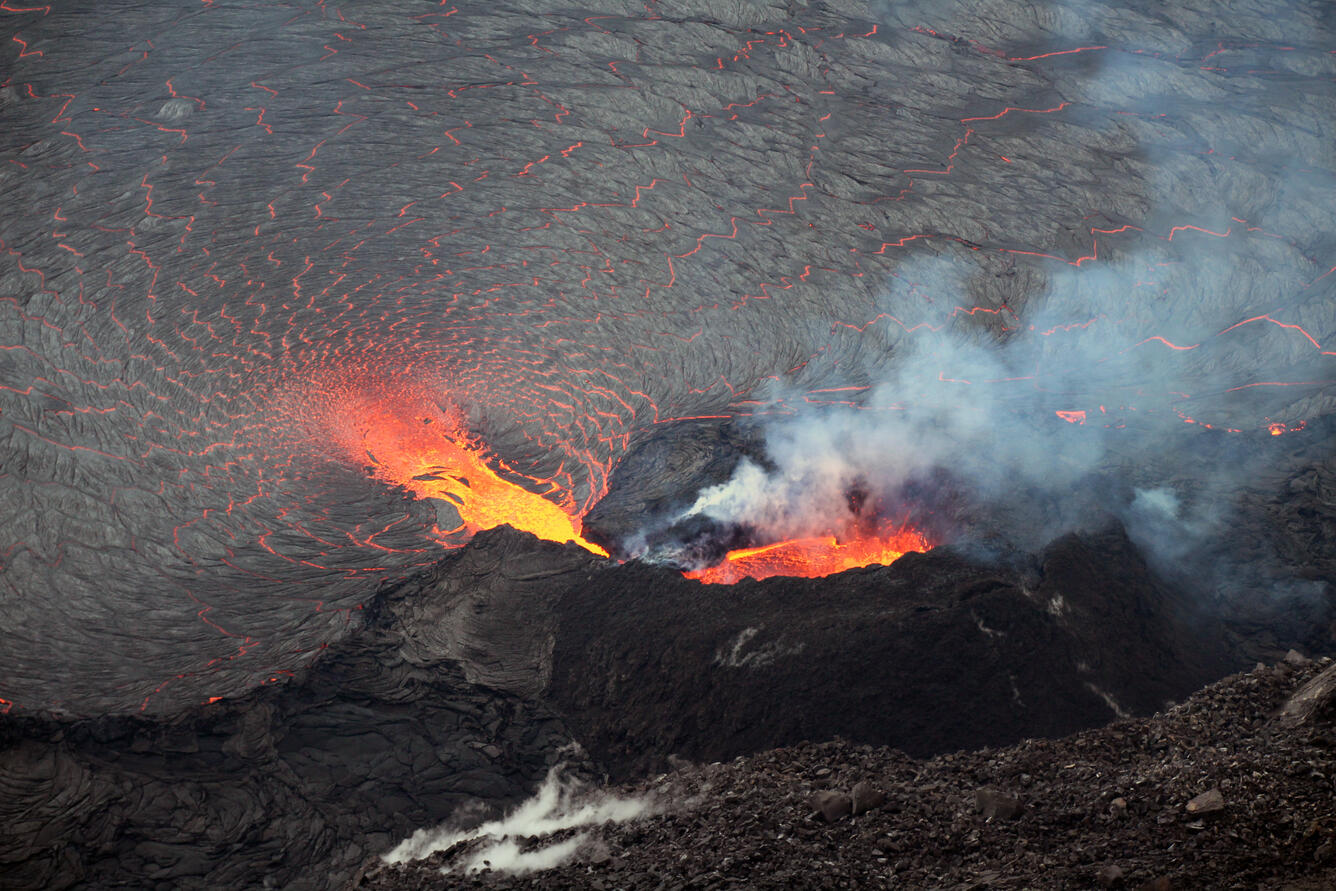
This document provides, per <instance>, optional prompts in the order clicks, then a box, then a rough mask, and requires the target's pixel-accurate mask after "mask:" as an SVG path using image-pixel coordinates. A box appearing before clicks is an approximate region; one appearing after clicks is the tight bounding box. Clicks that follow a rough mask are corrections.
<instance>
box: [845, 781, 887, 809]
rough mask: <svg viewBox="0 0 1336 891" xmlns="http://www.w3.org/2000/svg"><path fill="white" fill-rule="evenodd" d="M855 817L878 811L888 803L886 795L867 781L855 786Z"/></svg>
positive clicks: (853, 795)
mask: <svg viewBox="0 0 1336 891" xmlns="http://www.w3.org/2000/svg"><path fill="white" fill-rule="evenodd" d="M852 799H853V813H854V816H858V815H859V814H865V813H867V812H868V811H871V810H876V809H877V808H879V807H881V806H882V805H883V804H885V803H886V793H885V792H883V791H882V790H881V789H878V788H877V787H876V786H873V785H872V784H871V783H869V782H868V781H867V780H863V781H862V782H861V783H858V784H857V785H855V786H854V790H853V793H852Z"/></svg>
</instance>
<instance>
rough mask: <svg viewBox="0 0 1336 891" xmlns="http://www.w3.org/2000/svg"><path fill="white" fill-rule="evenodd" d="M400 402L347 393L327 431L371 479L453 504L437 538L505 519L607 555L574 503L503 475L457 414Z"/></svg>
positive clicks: (469, 531) (549, 537)
mask: <svg viewBox="0 0 1336 891" xmlns="http://www.w3.org/2000/svg"><path fill="white" fill-rule="evenodd" d="M405 408H406V407H405V406H404V405H391V404H389V403H385V402H381V401H379V400H376V399H374V398H362V399H351V400H349V401H348V402H346V403H345V404H344V405H343V406H342V409H343V410H342V411H340V412H338V415H339V416H340V417H339V418H338V420H337V421H336V423H335V429H334V430H332V431H330V432H331V433H332V435H333V436H334V438H335V441H336V442H338V443H339V445H340V446H341V447H342V451H343V452H344V454H345V456H346V457H348V458H351V459H352V460H354V461H357V462H359V463H361V464H363V465H364V466H366V468H367V470H368V472H369V473H370V474H371V475H372V476H374V477H375V478H376V479H378V480H380V481H381V482H384V483H386V484H388V485H391V486H403V487H404V488H405V489H407V490H409V491H410V492H412V493H413V494H414V495H416V496H417V497H419V498H436V499H440V500H442V501H445V502H447V503H449V504H450V505H451V506H452V507H454V509H455V511H456V512H457V513H458V514H459V518H460V525H459V526H458V527H456V528H454V529H441V530H438V531H439V532H440V534H441V536H442V537H443V538H445V537H448V536H454V535H457V534H458V533H461V532H464V533H467V534H469V535H472V534H473V533H475V532H478V531H480V530H483V529H492V528H495V527H497V526H503V525H510V526H513V527H515V528H516V529H520V530H523V531H525V532H531V533H533V534H534V535H536V536H538V537H539V538H542V539H546V540H548V541H557V542H575V543H576V544H578V545H580V546H581V547H583V548H585V549H586V550H588V551H591V552H593V553H595V554H598V555H599V556H602V557H606V556H608V552H607V551H605V550H604V549H603V548H601V547H599V546H598V545H596V544H594V543H593V542H590V541H586V540H585V538H584V537H583V536H582V535H581V534H580V517H579V514H578V513H577V512H576V510H575V508H574V506H573V505H572V506H571V507H570V508H569V509H563V508H562V507H561V506H559V505H557V504H554V503H553V502H552V501H549V500H548V499H547V498H544V497H543V496H542V495H539V494H537V493H535V492H531V491H529V490H528V489H526V488H524V487H523V486H521V485H519V484H518V483H514V482H511V481H509V480H507V479H505V478H503V477H502V476H501V475H500V474H499V473H497V472H496V471H495V470H493V469H492V468H491V467H490V466H489V465H488V462H487V457H488V456H487V452H486V450H485V448H484V447H483V446H481V445H479V444H476V443H474V442H472V441H471V440H470V439H469V437H468V436H467V435H466V434H464V433H463V432H462V426H463V425H462V424H461V423H460V422H459V421H458V420H457V419H452V418H450V417H449V416H448V415H447V414H446V413H444V412H442V411H439V410H434V408H428V409H424V408H423V406H422V405H421V404H419V405H415V406H414V407H413V409H412V410H405ZM503 469H504V466H503ZM534 482H535V483H538V482H540V481H537V480H535V481H534ZM568 500H569V499H568Z"/></svg>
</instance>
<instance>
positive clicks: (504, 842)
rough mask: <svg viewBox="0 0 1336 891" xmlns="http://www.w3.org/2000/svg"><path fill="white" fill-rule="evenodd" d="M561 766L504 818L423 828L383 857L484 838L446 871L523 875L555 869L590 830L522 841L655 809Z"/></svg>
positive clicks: (414, 855)
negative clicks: (599, 788)
mask: <svg viewBox="0 0 1336 891" xmlns="http://www.w3.org/2000/svg"><path fill="white" fill-rule="evenodd" d="M561 770H562V766H561V765H558V766H556V767H554V768H552V770H550V771H549V772H548V775H547V778H546V779H544V780H543V784H542V785H541V786H540V787H539V788H538V791H537V792H536V793H534V796H533V797H532V798H530V799H529V800H527V801H525V802H523V803H522V804H520V805H519V806H518V807H517V808H515V810H514V811H512V812H511V813H509V814H507V815H506V816H505V817H503V818H501V819H499V820H492V821H489V822H486V823H483V824H482V825H480V826H478V827H476V828H474V829H467V830H464V829H454V828H451V827H450V826H449V825H446V826H441V827H438V828H436V829H419V830H418V831H417V832H414V833H413V835H412V836H410V837H409V838H408V839H406V840H404V841H403V842H400V843H399V844H398V845H397V846H395V847H394V849H392V850H391V851H390V852H389V853H387V854H385V855H384V857H383V859H384V861H385V862H386V863H390V864H394V863H404V862H407V861H409V860H421V859H423V858H425V857H429V856H431V855H432V854H434V853H435V852H437V851H446V850H449V849H450V848H452V847H454V846H455V845H457V844H459V843H461V842H469V841H473V840H475V839H479V840H482V841H481V844H480V845H479V846H477V847H476V848H474V849H473V850H471V851H470V852H469V855H468V858H467V859H466V860H465V861H464V862H462V863H460V864H455V865H452V866H451V867H447V869H445V870H443V871H444V872H449V871H460V872H466V873H468V872H477V871H479V870H482V869H492V870H496V871H501V872H515V873H524V872H533V871H535V870H542V869H551V868H552V867H554V866H560V865H561V864H563V863H565V862H566V861H567V860H569V859H570V858H571V857H572V856H574V855H575V853H576V852H577V851H578V850H579V849H580V847H581V845H583V844H584V843H585V841H586V838H587V833H577V834H575V835H572V836H570V837H569V838H565V839H562V840H561V841H557V842H553V843H550V844H547V845H544V846H542V847H537V848H533V849H531V850H527V851H526V850H521V845H520V842H519V841H518V840H519V839H525V838H536V837H541V836H549V835H552V834H554V833H558V832H563V831H566V830H569V829H576V828H580V827H585V826H596V825H601V824H603V823H607V822H614V823H624V822H626V821H628V820H635V819H639V818H641V817H645V816H648V815H650V814H651V813H653V812H654V807H653V805H652V804H651V802H650V801H649V800H648V799H644V798H614V797H610V796H606V795H598V794H594V793H591V792H588V791H587V790H584V789H583V788H582V787H581V785H580V784H579V783H577V782H575V781H573V780H567V779H565V778H563V777H562V775H561Z"/></svg>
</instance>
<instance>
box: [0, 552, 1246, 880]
mask: <svg viewBox="0 0 1336 891" xmlns="http://www.w3.org/2000/svg"><path fill="white" fill-rule="evenodd" d="M614 594H615V596H614ZM651 629H652V631H653V633H648V632H649V630H651ZM1218 640H1219V632H1218V630H1217V629H1216V628H1214V627H1213V626H1212V624H1211V623H1209V622H1202V621H1200V617H1199V616H1196V615H1194V614H1193V613H1192V610H1191V606H1190V604H1188V603H1186V602H1184V601H1183V600H1182V599H1181V598H1179V597H1178V596H1177V595H1176V594H1175V593H1174V592H1173V591H1172V590H1171V589H1167V588H1165V587H1164V586H1163V585H1162V584H1160V583H1159V582H1158V581H1157V580H1156V579H1155V577H1154V576H1153V574H1151V573H1149V572H1148V571H1147V569H1146V567H1145V564H1144V563H1143V561H1142V560H1141V558H1140V557H1139V555H1138V554H1137V553H1136V550H1135V548H1134V547H1132V546H1131V544H1130V543H1129V542H1128V541H1127V539H1126V538H1125V537H1124V536H1123V535H1122V533H1121V531H1119V530H1117V529H1114V530H1110V531H1107V532H1103V533H1099V534H1087V535H1079V536H1078V535H1073V536H1068V537H1066V538H1064V539H1061V540H1059V541H1056V542H1054V543H1053V544H1052V545H1051V546H1050V547H1049V548H1048V549H1047V550H1046V551H1045V552H1044V553H1043V554H1041V555H1039V556H1038V557H1037V559H1035V560H1034V561H1033V562H1032V563H1030V562H1027V561H1021V562H1020V565H1012V564H1010V563H1008V562H998V561H987V560H980V559H971V558H967V557H965V556H963V555H962V554H960V553H958V552H953V551H951V550H950V549H939V550H935V551H932V552H930V553H928V554H924V555H910V556H908V557H906V558H904V559H902V560H900V561H898V562H896V563H895V564H894V565H893V566H889V567H878V568H871V569H865V570H860V571H854V572H849V573H844V574H842V575H840V576H838V577H835V578H832V579H826V580H813V579H771V580H768V581H766V582H762V583H744V584H740V585H737V586H732V587H728V586H707V585H702V584H699V583H697V582H694V581H689V580H686V579H683V578H682V577H681V576H680V575H679V574H677V573H675V572H672V571H669V570H665V569H661V568H654V567H648V566H644V565H641V564H637V563H632V564H628V565H625V566H615V565H609V564H608V563H607V562H606V561H601V560H598V559H596V558H594V557H591V556H590V555H589V554H587V553H585V552H584V551H582V550H580V549H579V548H576V547H574V546H564V547H563V546H559V545H555V544H551V543H549V542H540V541H537V540H536V539H534V538H533V537H532V536H530V535H527V534H524V533H518V532H515V531H513V530H510V529H507V528H502V529H498V530H494V531H491V532H486V533H482V534H480V535H478V536H477V537H476V538H475V539H474V541H473V542H472V543H470V544H469V545H468V546H467V547H465V548H464V549H462V550H461V551H460V552H458V553H457V554H455V555H452V556H451V557H448V558H446V559H445V560H443V561H441V562H440V563H439V564H438V565H437V566H436V567H434V568H433V569H432V570H430V571H429V572H427V573H424V574H422V575H421V576H419V577H416V578H414V579H411V580H409V581H407V582H405V583H404V584H402V585H400V586H397V587H394V588H391V589H388V590H386V591H385V592H383V593H382V594H380V595H378V596H377V597H376V598H375V600H374V601H373V602H372V603H371V605H370V607H369V608H368V609H367V610H364V611H362V612H361V613H359V614H358V619H357V624H356V627H355V629H354V630H353V631H352V632H351V633H350V634H349V636H348V637H346V638H345V639H344V640H342V641H340V642H338V643H335V644H332V645H331V646H330V647H329V648H327V649H326V650H325V651H324V652H323V653H322V654H321V655H320V656H319V657H318V658H317V659H316V660H315V662H314V663H313V664H312V666H311V667H310V668H308V669H305V670H303V671H302V672H300V673H298V675H297V676H296V677H293V678H290V679H280V680H279V682H277V683H275V684H273V685H270V686H265V687H262V688H260V689H258V690H255V691H253V692H251V693H249V694H247V695H246V696H244V697H241V698H239V699H235V700H222V701H220V702H218V703H214V704H209V705H202V706H198V707H196V708H193V709H189V710H185V711H183V712H180V713H178V714H175V715H171V716H122V717H101V718H90V719H83V720H75V719H71V718H63V719H62V718H39V717H31V716H18V717H15V716H10V717H8V718H6V719H4V721H3V723H0V733H2V734H3V737H0V739H2V740H3V745H2V746H0V788H3V789H4V790H5V793H6V794H5V795H4V796H3V797H0V838H3V839H4V840H5V841H4V842H3V846H2V847H0V866H3V870H0V872H3V874H4V876H5V877H6V878H5V882H6V887H15V888H45V887H66V886H68V885H70V884H72V883H77V882H83V883H85V884H89V885H92V886H95V887H96V886H100V885H104V884H109V883H113V882H115V881H117V880H120V879H123V878H125V877H128V876H134V877H136V878H137V879H138V880H141V881H146V882H149V883H156V884H170V885H171V886H173V887H178V888H179V887H201V888H209V887H219V886H220V885H228V886H238V887H240V886H255V885H259V884H261V883H263V882H265V881H270V882H275V883H277V884H278V885H280V886H284V887H312V888H333V887H339V886H340V885H341V884H342V883H343V882H345V881H347V880H348V879H349V878H350V877H351V876H353V875H354V874H355V873H356V872H357V871H358V870H359V869H361V868H362V867H363V866H365V865H367V864H369V863H371V862H372V861H374V860H375V858H376V857H377V856H378V855H380V854H383V853H385V851H386V850H388V848H389V847H391V846H392V845H393V844H394V843H396V842H397V841H399V840H401V839H402V838H404V837H406V836H407V835H408V834H409V833H410V832H411V831H412V830H413V829H416V828H421V827H428V826H433V825H436V824H437V823H440V822H444V821H446V820H453V821H455V822H462V821H467V820H468V819H470V818H472V819H474V820H476V819H478V818H479V817H480V816H481V815H483V814H485V813H488V812H494V811H495V809H497V808H499V807H501V806H503V805H506V804H508V803H514V802H515V801H516V800H517V799H519V798H521V797H523V796H524V795H525V794H526V793H527V792H528V791H529V790H530V789H531V788H532V786H533V785H534V784H535V783H536V781H537V780H538V779H539V777H540V775H541V774H542V772H543V771H544V770H545V769H546V767H547V766H549V765H550V764H552V763H554V762H555V761H557V760H568V761H570V762H571V763H572V764H573V765H574V766H576V767H578V768H580V769H582V770H583V771H584V772H585V773H586V775H589V774H595V773H599V774H605V775H609V776H612V777H617V778H630V777H635V776H639V775H641V774H643V773H644V772H646V771H657V770H659V769H662V768H663V767H664V766H666V759H667V757H668V756H669V755H677V756H679V757H683V758H686V759H689V760H700V761H711V760H717V759H724V758H730V757H733V756H735V755H743V754H751V753H754V752H758V751H762V750H764V749H768V748H771V747H774V746H777V745H786V744H793V743H798V742H802V741H804V740H822V739H829V738H832V737H835V736H839V737H843V738H845V739H848V740H851V741H854V742H866V743H873V744H877V745H889V746H895V747H898V748H900V749H902V750H904V751H907V752H910V753H914V754H918V755H927V754H932V753H935V752H940V751H946V750H953V749H959V748H970V747H977V746H982V745H1002V744H1006V743H1011V742H1014V741H1016V740H1018V739H1020V738H1022V737H1025V736H1033V735H1060V734H1063V733H1068V732H1071V731H1073V730H1076V729H1079V728H1082V727H1089V726H1093V725H1097V724H1102V723H1104V722H1106V721H1108V720H1110V719H1112V718H1114V717H1116V716H1118V715H1119V714H1123V713H1147V712H1151V711H1155V710H1157V709H1159V708H1161V707H1162V706H1163V705H1164V703H1165V702H1166V700H1169V699H1174V698H1178V697H1181V696H1183V695H1184V694H1186V693H1187V692H1189V691H1190V690H1192V689H1194V688H1196V687H1197V686H1200V685H1201V684H1202V683H1204V682H1205V681H1206V680H1207V679H1209V678H1211V677H1214V676H1218V675H1219V674H1220V673H1221V672H1222V671H1224V670H1225V667H1226V665H1227V661H1226V660H1227V654H1225V653H1223V652H1222V651H1220V650H1219V649H1218V647H1217V644H1216V643H1215V642H1216V641H1218ZM571 740H575V741H577V742H579V743H580V744H581V745H582V746H583V748H584V752H587V753H588V754H587V756H586V755H584V754H580V753H578V752H576V751H573V750H570V749H569V748H565V749H564V750H563V747H567V746H568V744H569V743H570V742H571ZM480 804H481V805H482V809H481V810H479V808H478V805H480Z"/></svg>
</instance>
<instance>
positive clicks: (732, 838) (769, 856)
mask: <svg viewBox="0 0 1336 891" xmlns="http://www.w3.org/2000/svg"><path fill="white" fill-rule="evenodd" d="M1334 674H1336V667H1333V666H1332V665H1331V659H1329V658H1323V659H1321V660H1319V661H1317V662H1312V661H1310V660H1308V659H1306V658H1304V657H1302V656H1299V655H1298V654H1297V653H1296V654H1293V655H1292V656H1291V657H1290V658H1289V659H1287V660H1286V661H1283V662H1280V663H1278V664H1276V665H1274V666H1262V665H1260V664H1259V665H1258V666H1257V668H1256V669H1254V670H1252V671H1250V672H1246V673H1243V674H1237V675H1233V676H1231V677H1228V678H1226V679H1225V680H1223V681H1220V682H1218V683H1215V684H1212V685H1211V686H1209V687H1207V688H1205V689H1204V690H1201V691H1200V692H1198V693H1195V694H1194V695H1193V696H1191V697H1190V698H1189V699H1188V700H1187V701H1186V702H1184V703H1182V704H1181V705H1178V706H1175V707H1173V708H1170V709H1168V710H1166V711H1164V712H1162V713H1157V714H1156V715H1154V716H1152V717H1149V718H1141V719H1136V720H1123V721H1117V722H1114V723H1113V724H1111V725H1109V726H1107V727H1105V728H1102V729H1099V730H1093V731H1087V732H1084V733H1080V734H1076V735H1073V736H1068V737H1065V738H1063V739H1059V740H1027V741H1025V742H1022V743H1020V744H1018V745H1014V746H1011V747H1009V748H1003V749H984V750H980V751H974V752H956V753H952V754H946V755H940V756H937V757H935V758H931V759H927V760H917V759H914V758H911V757H909V756H907V755H905V754H904V753H902V752H899V751H896V750H895V749H891V748H886V747H878V746H866V745H864V746H858V745H853V744H850V743H848V742H843V741H837V742H829V743H823V744H803V745H797V746H791V747H786V748H781V749H776V750H774V751H770V752H765V753H762V754H758V755H755V756H752V757H746V758H737V759H734V760H732V761H730V762H727V763H715V764H709V765H689V766H683V767H680V768H679V769H677V770H675V771H673V772H671V773H668V774H662V775H659V776H657V777H653V778H649V779H645V780H642V781H639V782H636V783H631V784H628V785H625V786H620V787H616V788H613V789H609V790H607V791H608V793H610V794H613V795H616V796H618V797H626V798H643V799H648V800H651V801H657V802H660V803H661V804H662V803H663V802H668V804H667V805H664V808H665V809H664V811H663V812H662V813H659V814H655V815H650V816H646V817H643V818H641V819H638V820H633V821H629V822H625V823H620V824H618V823H608V824H606V825H604V826H602V827H596V828H594V829H593V830H592V832H590V834H589V837H588V838H587V840H586V841H585V842H584V844H583V847H582V848H581V849H579V850H578V851H577V853H576V854H575V856H574V858H573V859H572V860H571V862H569V863H567V864H565V865H562V866H559V867H556V868H553V869H550V870H547V871H543V872H538V873H533V874H530V875H525V876H515V875H507V874H502V873H496V872H492V871H490V870H488V871H481V872H477V873H473V874H471V875H461V874H459V873H458V872H457V871H456V872H454V873H452V874H448V875H442V874H441V870H442V869H443V868H444V869H450V868H452V867H455V868H456V870H457V867H458V866H459V864H460V863H461V862H462V861H463V860H464V859H465V858H464V857H463V856H462V854H463V853H465V852H462V851H461V852H458V853H457V854H456V852H447V853H446V854H445V855H441V854H437V855H434V856H433V857H432V858H431V859H429V860H424V861H419V862H416V863H414V864H412V865H406V866H396V867H381V868H379V869H376V870H374V871H372V872H370V873H368V875H367V876H365V877H364V878H363V880H362V881H361V883H360V884H358V885H356V887H359V888H368V889H377V891H408V889H412V891H425V889H437V888H440V889H444V888H478V887H485V888H600V889H603V888H626V889H641V888H643V889H658V888H665V889H666V888H734V887H746V888H939V889H954V891H965V889H972V891H984V889H1004V888H1015V889H1021V888H1033V889H1065V888H1128V889H1145V891H1151V889H1154V891H1169V889H1189V888H1218V889H1250V891H1251V889H1269V891H1279V889H1286V891H1318V889H1328V888H1331V887H1333V886H1336V807H1334V806H1333V779H1334V778H1336V725H1334V724H1333V722H1332V713H1331V710H1330V709H1331V702H1330V695H1331V687H1332V684H1333V682H1336V678H1334V677H1333V675H1334ZM1315 678H1316V680H1315ZM1306 682H1309V683H1310V684H1311V685H1315V686H1316V687H1317V688H1318V689H1321V690H1323V691H1325V693H1324V694H1323V695H1321V696H1319V697H1318V703H1310V705H1312V704H1320V705H1321V706H1323V707H1324V708H1325V712H1323V711H1322V710H1320V709H1319V710H1317V711H1316V713H1313V712H1305V711H1304V710H1296V713H1295V714H1294V715H1284V716H1278V712H1280V711H1281V709H1282V706H1284V705H1285V704H1286V703H1287V701H1288V700H1290V698H1291V697H1293V696H1295V694H1296V693H1297V692H1298V691H1300V690H1301V689H1304V690H1305V691H1308V690H1311V689H1313V687H1312V686H1308V687H1306V686H1305V684H1306ZM1300 714H1306V716H1307V719H1306V720H1291V718H1298V716H1299V715H1300ZM821 808H824V809H825V810H826V811H827V812H828V814H829V816H827V814H826V813H823V812H822V811H821ZM851 810H853V811H857V813H856V814H851V813H850V811H851ZM518 841H519V842H520V843H521V847H522V848H526V849H541V848H542V847H544V846H545V845H546V844H549V843H550V841H551V839H547V838H526V839H519V840H518Z"/></svg>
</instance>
